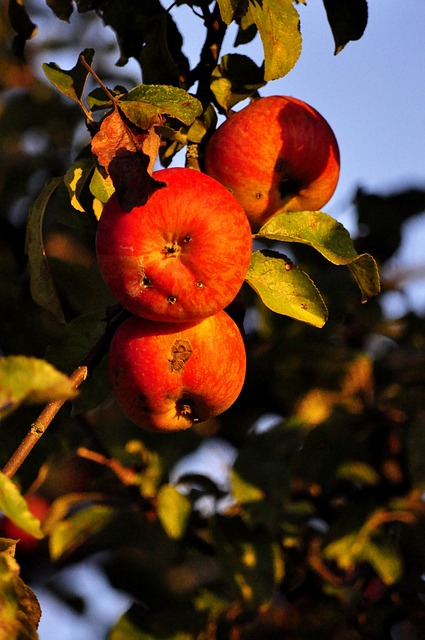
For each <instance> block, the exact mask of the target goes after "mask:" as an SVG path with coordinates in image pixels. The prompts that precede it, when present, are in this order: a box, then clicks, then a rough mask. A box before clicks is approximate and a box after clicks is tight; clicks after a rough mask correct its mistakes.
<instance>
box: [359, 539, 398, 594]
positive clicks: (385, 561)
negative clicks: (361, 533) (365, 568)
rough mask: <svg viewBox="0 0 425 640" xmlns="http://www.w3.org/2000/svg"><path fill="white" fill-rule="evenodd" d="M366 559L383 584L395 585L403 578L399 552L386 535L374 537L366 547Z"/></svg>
mask: <svg viewBox="0 0 425 640" xmlns="http://www.w3.org/2000/svg"><path fill="white" fill-rule="evenodd" d="M364 559H365V560H366V561H367V562H369V564H370V565H371V566H372V567H373V568H374V569H375V571H376V573H377V574H378V576H379V577H380V578H381V580H382V582H383V583H384V584H387V585H391V584H394V583H395V582H397V580H398V579H399V578H400V577H401V575H402V572H403V562H402V559H401V557H400V553H399V550H398V549H397V547H396V546H395V545H394V544H393V543H392V542H391V540H390V539H389V538H387V537H385V536H384V535H380V536H374V537H373V539H372V540H370V542H369V544H368V545H366V547H365V550H364Z"/></svg>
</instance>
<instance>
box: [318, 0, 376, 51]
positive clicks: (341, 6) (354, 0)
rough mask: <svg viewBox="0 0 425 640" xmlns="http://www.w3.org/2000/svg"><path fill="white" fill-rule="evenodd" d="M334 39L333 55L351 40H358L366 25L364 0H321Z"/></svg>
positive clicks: (366, 15)
mask: <svg viewBox="0 0 425 640" xmlns="http://www.w3.org/2000/svg"><path fill="white" fill-rule="evenodd" d="M323 4H324V6H325V10H326V15H327V18H328V22H329V25H330V27H331V30H332V35H333V37H334V41H335V55H336V54H338V53H339V52H340V51H342V49H343V48H344V47H345V45H346V44H347V43H348V42H350V41H352V40H359V39H360V38H361V37H362V35H363V33H364V30H365V29H366V25H367V18H368V7H367V2H366V0H323Z"/></svg>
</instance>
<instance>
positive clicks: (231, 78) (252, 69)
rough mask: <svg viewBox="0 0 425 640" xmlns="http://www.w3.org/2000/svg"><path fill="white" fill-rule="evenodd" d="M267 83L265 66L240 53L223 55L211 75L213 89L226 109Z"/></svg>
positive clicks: (218, 100)
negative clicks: (260, 65) (259, 65)
mask: <svg viewBox="0 0 425 640" xmlns="http://www.w3.org/2000/svg"><path fill="white" fill-rule="evenodd" d="M265 84H266V82H265V81H264V68H263V67H258V66H257V65H256V64H255V62H253V61H252V60H251V59H250V58H248V56H243V55H240V54H238V53H233V54H229V55H227V56H223V57H222V58H221V60H220V63H219V64H218V65H217V67H216V68H215V69H214V71H213V73H212V77H211V91H212V92H213V94H214V95H215V97H216V99H217V102H218V103H219V104H220V105H221V106H222V107H224V109H226V111H229V109H231V108H232V107H234V106H235V104H237V103H238V102H241V100H245V99H246V98H249V97H250V96H252V94H253V93H255V92H256V91H258V89H260V88H261V87H263V86H264V85H265Z"/></svg>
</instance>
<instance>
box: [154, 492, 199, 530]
mask: <svg viewBox="0 0 425 640" xmlns="http://www.w3.org/2000/svg"><path fill="white" fill-rule="evenodd" d="M157 500H158V502H157V512H158V518H159V520H160V522H161V524H162V526H163V527H164V529H165V531H166V532H167V534H168V535H169V536H170V538H176V539H179V538H181V537H182V536H183V534H184V532H185V530H186V525H187V522H188V520H189V517H190V514H191V513H192V505H191V502H190V500H189V498H187V497H186V496H184V495H183V494H182V493H180V491H179V490H178V489H176V487H174V486H173V485H170V484H166V485H162V487H160V489H159V491H158V496H157Z"/></svg>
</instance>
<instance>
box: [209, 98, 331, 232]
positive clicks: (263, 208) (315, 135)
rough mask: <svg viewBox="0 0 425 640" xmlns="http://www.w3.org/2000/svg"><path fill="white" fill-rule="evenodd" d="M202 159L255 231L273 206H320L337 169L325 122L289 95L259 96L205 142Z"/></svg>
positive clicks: (327, 197)
mask: <svg viewBox="0 0 425 640" xmlns="http://www.w3.org/2000/svg"><path fill="white" fill-rule="evenodd" d="M204 163H205V171H206V173H207V174H209V175H210V176H212V177H213V178H215V179H216V180H219V181H220V182H221V183H222V184H223V185H225V186H226V187H227V189H229V191H230V192H231V193H232V194H233V195H234V196H235V198H236V199H237V200H238V201H239V202H240V203H241V205H242V207H243V208H244V210H245V213H246V215H247V216H248V219H249V221H250V223H251V227H252V230H253V231H254V232H257V231H258V229H259V228H260V227H261V226H262V225H263V224H264V223H265V222H266V220H268V219H269V218H270V217H271V216H272V215H273V214H274V213H276V212H277V211H282V210H283V211H309V210H310V211H315V210H318V209H321V208H322V207H323V206H324V205H325V204H326V203H327V202H328V201H329V200H330V198H331V196H332V195H333V193H334V191H335V188H336V185H337V182H338V178H339V169H340V158H339V149H338V143H337V140H336V137H335V135H334V133H333V131H332V129H331V127H330V126H329V124H328V123H327V122H326V120H325V119H324V118H323V116H321V115H320V114H319V113H318V112H317V111H316V110H315V109H313V107H310V106H309V105H308V104H306V103H305V102H303V101H301V100H297V99H296V98H290V97H287V96H269V97H262V98H258V99H256V100H254V101H253V102H251V103H250V104H249V105H248V106H246V107H245V108H243V109H241V110H240V111H238V112H235V113H233V114H232V115H230V116H229V118H228V119H227V120H225V121H224V122H223V124H221V125H220V126H219V128H218V129H217V130H216V131H215V133H214V134H213V135H212V137H211V139H210V141H209V142H208V144H207V147H206V150H205V157H204Z"/></svg>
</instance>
